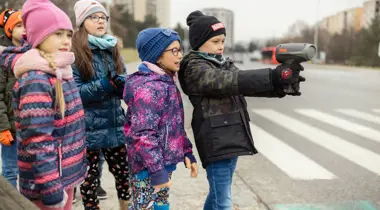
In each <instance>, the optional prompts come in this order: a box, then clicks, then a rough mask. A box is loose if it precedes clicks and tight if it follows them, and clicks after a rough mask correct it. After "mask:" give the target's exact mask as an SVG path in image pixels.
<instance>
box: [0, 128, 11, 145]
mask: <svg viewBox="0 0 380 210" xmlns="http://www.w3.org/2000/svg"><path fill="white" fill-rule="evenodd" d="M0 143H1V144H3V145H5V146H10V145H12V144H13V143H14V141H13V137H12V133H11V131H10V130H5V131H1V132H0Z"/></svg>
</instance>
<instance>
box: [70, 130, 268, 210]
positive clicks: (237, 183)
mask: <svg viewBox="0 0 380 210" xmlns="http://www.w3.org/2000/svg"><path fill="white" fill-rule="evenodd" d="M186 132H187V134H188V136H189V138H190V139H191V140H192V141H193V134H192V131H191V130H190V129H187V130H186ZM194 152H195V155H196V157H197V160H198V159H199V158H198V154H197V152H196V149H195V151H194ZM177 166H178V167H177V170H176V171H175V172H174V174H173V185H172V189H171V191H170V202H171V208H170V209H172V210H202V209H203V204H204V201H205V199H206V196H207V192H208V182H207V178H206V173H205V170H204V169H203V168H202V166H201V165H200V164H199V165H198V169H199V174H198V178H196V179H194V178H191V177H190V170H188V169H186V168H185V167H184V165H183V164H178V165H177ZM240 167H241V166H240ZM107 169H108V166H106V165H104V169H103V177H102V186H103V188H104V189H105V190H106V191H107V193H108V198H107V199H106V200H101V201H100V207H101V209H102V210H118V209H119V204H118V201H117V195H116V190H115V187H114V186H115V185H114V178H113V176H112V175H111V173H110V172H109V171H108V170H107ZM238 169H239V164H238V166H237V170H238ZM232 193H233V201H234V203H235V206H236V207H235V209H234V210H265V209H266V208H265V207H264V206H261V205H260V204H259V203H258V201H257V200H258V199H257V197H256V195H255V194H254V193H253V192H252V191H251V190H250V188H249V187H248V186H247V185H246V184H245V183H244V181H243V180H242V179H241V178H239V177H238V176H235V177H234V180H233V186H232ZM82 209H83V206H82V201H81V199H80V195H79V192H78V194H77V202H76V203H75V205H74V210H82Z"/></svg>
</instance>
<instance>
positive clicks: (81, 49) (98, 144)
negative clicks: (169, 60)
mask: <svg viewBox="0 0 380 210" xmlns="http://www.w3.org/2000/svg"><path fill="white" fill-rule="evenodd" d="M74 10H75V16H76V25H77V27H78V28H79V29H78V31H76V32H75V34H74V37H73V51H74V53H75V56H76V57H75V58H76V59H75V65H73V71H74V78H75V81H76V83H77V85H78V88H79V92H80V94H81V98H82V101H83V106H84V110H85V116H86V137H87V139H86V140H87V141H86V142H87V160H88V162H89V164H90V167H89V169H88V175H87V177H86V181H85V183H83V184H82V185H81V187H80V191H81V194H82V200H83V204H84V206H85V209H86V210H87V209H99V200H98V197H97V192H98V191H97V189H98V186H100V183H99V159H100V152H102V153H103V155H104V158H105V160H106V161H107V163H108V166H109V170H110V172H111V173H112V174H113V175H114V177H115V188H116V190H117V195H118V198H119V203H120V209H121V210H126V209H127V208H128V205H129V199H130V192H129V169H128V162H127V149H126V145H125V136H124V133H123V125H124V121H125V115H124V110H123V108H122V106H121V100H120V99H121V98H122V94H123V89H124V83H125V77H124V75H125V73H126V70H125V68H124V65H123V62H122V59H121V57H120V50H119V47H118V46H117V39H116V38H115V37H113V36H110V35H108V34H107V33H106V30H107V22H108V19H109V17H108V14H107V11H106V9H105V8H104V7H103V6H102V5H101V4H100V3H99V2H98V1H96V0H79V1H77V2H76V4H75V6H74Z"/></svg>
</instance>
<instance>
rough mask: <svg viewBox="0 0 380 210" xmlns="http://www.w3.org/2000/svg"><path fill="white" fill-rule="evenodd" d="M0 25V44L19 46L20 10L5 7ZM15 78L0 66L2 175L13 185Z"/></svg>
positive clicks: (15, 163)
mask: <svg viewBox="0 0 380 210" xmlns="http://www.w3.org/2000/svg"><path fill="white" fill-rule="evenodd" d="M0 26H1V27H3V29H4V30H3V31H2V32H3V34H4V35H3V37H1V38H0V39H1V40H0V42H1V43H0V45H2V46H5V47H7V46H20V45H21V37H22V35H23V34H24V33H25V29H24V25H23V24H22V20H21V10H13V9H7V10H5V11H3V12H2V13H1V14H0ZM15 82H16V78H15V77H14V75H13V74H12V73H11V72H9V71H7V70H6V69H4V68H0V143H1V144H2V145H1V161H2V172H1V175H3V176H4V177H5V178H6V179H7V180H8V181H9V182H10V183H11V184H12V185H13V186H14V187H16V186H17V176H18V167H17V144H16V141H14V140H15V139H16V128H15V126H14V114H13V109H12V107H11V104H12V89H13V86H14V85H15Z"/></svg>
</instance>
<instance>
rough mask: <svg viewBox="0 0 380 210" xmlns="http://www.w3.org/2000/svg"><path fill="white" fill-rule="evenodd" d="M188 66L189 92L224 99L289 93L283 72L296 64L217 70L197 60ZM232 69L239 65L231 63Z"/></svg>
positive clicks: (186, 80) (189, 93)
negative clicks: (286, 90) (282, 75)
mask: <svg viewBox="0 0 380 210" xmlns="http://www.w3.org/2000/svg"><path fill="white" fill-rule="evenodd" d="M187 68H188V69H186V70H185V72H183V73H184V80H183V83H184V87H185V88H183V89H184V92H185V93H186V94H187V95H203V96H206V97H213V98H223V97H228V96H234V95H244V96H256V97H283V96H285V93H284V92H283V81H282V79H281V72H282V71H283V70H285V69H286V68H290V69H292V68H294V67H293V66H290V65H289V66H286V65H280V66H278V67H277V68H275V69H270V68H265V69H254V70H244V71H243V70H240V71H228V70H219V69H215V67H213V66H212V65H210V64H208V63H206V62H199V60H194V61H191V62H190V63H189V64H188V66H187ZM296 68H297V67H296ZM230 69H237V68H236V67H235V66H231V67H230ZM294 70H296V69H294Z"/></svg>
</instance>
